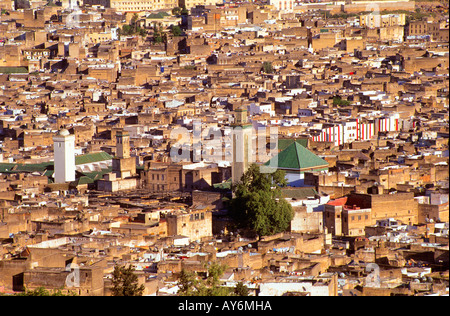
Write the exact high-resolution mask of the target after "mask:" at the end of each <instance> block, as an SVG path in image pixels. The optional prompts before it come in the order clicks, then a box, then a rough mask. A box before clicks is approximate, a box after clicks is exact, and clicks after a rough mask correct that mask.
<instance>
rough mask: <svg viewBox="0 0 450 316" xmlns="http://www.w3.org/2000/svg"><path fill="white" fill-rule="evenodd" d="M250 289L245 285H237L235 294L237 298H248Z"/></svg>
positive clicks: (240, 283)
mask: <svg viewBox="0 0 450 316" xmlns="http://www.w3.org/2000/svg"><path fill="white" fill-rule="evenodd" d="M248 292H249V291H248V287H246V286H245V285H244V283H242V282H239V283H238V284H236V287H235V289H234V294H235V295H236V296H248Z"/></svg>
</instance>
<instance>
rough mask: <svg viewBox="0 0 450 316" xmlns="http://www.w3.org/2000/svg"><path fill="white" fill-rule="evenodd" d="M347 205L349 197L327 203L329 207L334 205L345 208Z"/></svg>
mask: <svg viewBox="0 0 450 316" xmlns="http://www.w3.org/2000/svg"><path fill="white" fill-rule="evenodd" d="M345 203H347V197H343V198H340V199H336V200H332V201H330V202H328V203H327V205H334V206H343V205H345Z"/></svg>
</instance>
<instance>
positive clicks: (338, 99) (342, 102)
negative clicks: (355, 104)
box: [333, 96, 351, 106]
mask: <svg viewBox="0 0 450 316" xmlns="http://www.w3.org/2000/svg"><path fill="white" fill-rule="evenodd" d="M350 104H351V103H350V101H347V100H342V99H341V97H339V96H337V97H334V98H333V105H337V106H349V105H350Z"/></svg>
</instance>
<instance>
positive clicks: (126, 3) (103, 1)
mask: <svg viewBox="0 0 450 316" xmlns="http://www.w3.org/2000/svg"><path fill="white" fill-rule="evenodd" d="M84 4H88V5H101V6H104V7H105V8H113V9H116V11H118V12H139V11H155V10H166V9H173V8H175V7H177V6H178V1H177V0H85V1H84Z"/></svg>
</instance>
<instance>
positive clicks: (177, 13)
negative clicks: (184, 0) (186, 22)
mask: <svg viewBox="0 0 450 316" xmlns="http://www.w3.org/2000/svg"><path fill="white" fill-rule="evenodd" d="M181 10H182V9H181V8H180V7H175V8H173V9H172V14H173V15H180V14H181Z"/></svg>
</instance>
